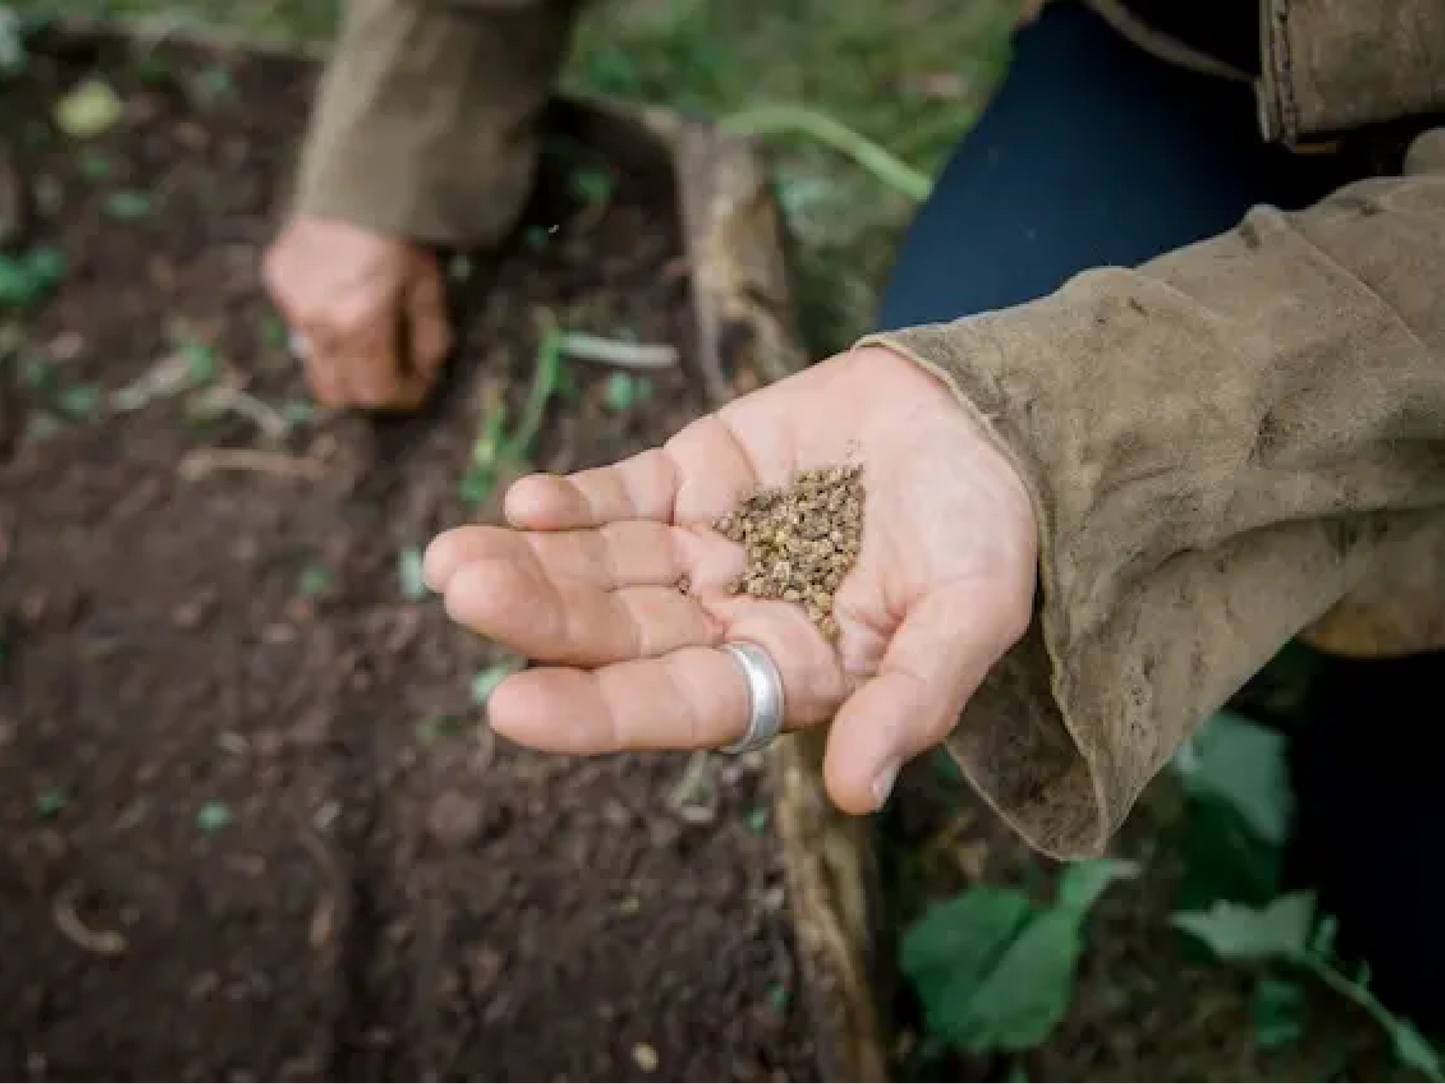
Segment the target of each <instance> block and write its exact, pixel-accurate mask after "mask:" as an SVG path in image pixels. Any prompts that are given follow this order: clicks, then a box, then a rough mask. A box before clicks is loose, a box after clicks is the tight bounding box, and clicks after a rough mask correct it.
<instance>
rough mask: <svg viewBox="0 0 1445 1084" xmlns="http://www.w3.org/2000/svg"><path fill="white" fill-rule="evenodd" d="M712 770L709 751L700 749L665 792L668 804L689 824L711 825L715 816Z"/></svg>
mask: <svg viewBox="0 0 1445 1084" xmlns="http://www.w3.org/2000/svg"><path fill="white" fill-rule="evenodd" d="M711 769H712V760H711V758H710V757H709V756H708V751H707V750H706V749H699V750H698V751H696V752H694V753H693V754H692V756H690V757H689V758H688V761H687V767H686V768H684V769H683V771H682V777H681V778H680V779H678V781H677V782H676V783H675V784H674V785H673V788H672V789H671V790H670V791H668V792H667V807H668V808H669V809H671V810H672V811H673V812H674V813H676V814H677V815H678V817H680V818H681V819H682V820H684V821H686V822H687V823H688V824H711V823H712V822H713V821H714V820H716V819H717V781H716V780H715V779H714V778H713V774H712V770H711Z"/></svg>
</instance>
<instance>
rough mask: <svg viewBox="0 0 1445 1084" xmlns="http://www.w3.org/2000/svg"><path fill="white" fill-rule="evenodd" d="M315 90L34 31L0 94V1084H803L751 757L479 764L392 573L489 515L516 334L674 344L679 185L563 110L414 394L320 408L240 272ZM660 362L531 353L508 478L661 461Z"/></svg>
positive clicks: (452, 667)
mask: <svg viewBox="0 0 1445 1084" xmlns="http://www.w3.org/2000/svg"><path fill="white" fill-rule="evenodd" d="M312 78H313V74H312V72H311V71H310V70H309V69H307V68H304V67H302V66H300V65H294V66H293V65H289V64H282V63H280V62H274V61H264V62H263V61H260V60H256V59H249V60H246V59H240V58H235V57H223V56H218V55H208V54H203V53H199V52H188V51H185V50H183V49H180V48H179V47H175V48H172V47H166V48H163V49H148V50H146V51H144V52H143V53H142V52H139V51H131V50H129V49H126V48H123V47H121V46H118V45H114V44H104V43H102V44H96V43H86V42H81V43H76V42H73V41H71V42H60V41H58V40H50V41H42V42H40V43H38V44H37V46H36V51H35V54H34V55H33V56H32V57H31V58H30V62H29V65H28V68H27V70H26V72H25V73H24V74H23V76H20V77H10V78H8V79H7V81H6V82H5V83H4V84H3V86H0V93H3V95H4V108H3V110H0V140H3V141H4V142H5V143H6V144H8V146H9V147H10V148H11V150H12V151H13V155H14V158H15V161H16V164H17V167H18V170H19V173H20V175H21V176H22V178H23V179H24V183H25V188H26V191H27V195H28V196H29V197H30V198H29V202H30V204H31V207H30V220H29V222H28V224H27V229H26V231H25V233H24V234H23V235H22V236H21V237H20V239H19V240H18V241H15V242H13V243H12V244H11V246H10V247H9V248H7V249H6V250H5V259H6V262H5V264H4V269H5V270H6V272H7V273H10V272H15V271H16V269H17V268H19V273H20V275H21V279H20V280H19V285H20V286H21V287H25V288H27V289H28V288H29V287H36V288H37V289H38V290H40V292H42V293H44V296H42V297H40V298H39V300H38V301H37V302H36V303H35V304H33V305H28V306H26V307H23V308H20V307H16V306H15V305H9V306H8V307H0V335H3V337H0V354H3V362H4V368H3V372H4V385H3V396H0V621H3V630H0V636H3V661H0V667H3V673H0V679H3V684H0V770H3V780H4V785H3V787H0V937H3V943H4V946H5V947H4V949H3V951H0V1071H3V1072H4V1073H5V1074H6V1075H7V1077H8V1078H9V1079H32V1080H47V1079H50V1080H61V1079H70V1080H79V1079H101V1078H104V1079H114V1080H141V1079H173V1080H216V1079H221V1080H263V1079H280V1080H357V1079H367V1080H375V1079H390V1080H401V1079H405V1080H415V1079H424V1080H425V1079H431V1080H438V1079H450V1080H462V1079H482V1080H569V1079H571V1080H579V1079H609V1080H624V1079H650V1078H655V1079H664V1078H667V1079H674V1080H718V1079H721V1080H802V1079H812V1078H814V1077H815V1076H816V1072H817V1070H816V1068H815V1064H814V1053H813V1050H812V1043H811V1039H810V1037H809V1029H808V1028H807V1026H806V1023H805V1022H804V1021H803V1020H802V1019H801V1013H800V1010H799V1004H800V999H798V998H797V997H795V996H794V995H795V994H796V992H797V991H796V985H797V981H798V976H797V972H796V961H795V956H794V948H793V944H792V940H791V934H790V929H789V923H788V921H787V916H786V914H785V909H784V899H783V894H782V887H781V871H780V869H779V865H778V861H777V857H776V849H775V845H774V842H773V840H772V838H771V836H770V833H769V830H768V824H767V818H766V796H765V795H764V794H763V793H762V789H761V788H762V777H761V773H760V765H759V764H757V763H756V762H754V761H749V760H738V761H732V760H728V761H717V760H714V759H712V758H702V759H697V760H694V761H688V760H686V759H685V758H679V757H669V756H657V757H646V756H644V757H636V756H634V757H627V758H617V759H597V760H588V761H582V762H577V761H571V760H562V759H553V758H547V757H542V756H538V755H533V754H529V753H526V752H523V751H519V750H517V749H514V748H511V747H508V746H506V745H504V744H503V743H502V742H500V741H498V740H495V739H493V738H491V737H490V736H489V733H488V732H487V731H486V730H485V728H484V727H481V726H479V721H480V719H481V715H482V711H481V708H480V707H479V703H480V702H482V701H483V700H484V697H485V692H486V687H487V686H488V684H489V683H492V682H494V680H495V679H496V676H497V675H498V674H499V673H500V672H502V668H505V667H506V666H508V665H510V662H509V660H506V659H502V658H499V657H498V656H497V655H496V654H495V652H494V651H493V649H492V648H491V647H490V646H489V645H488V644H486V643H482V642H478V641H477V640H476V639H475V638H473V637H471V636H469V635H467V634H466V633H465V632H463V631H461V630H459V629H457V628H455V627H454V626H452V625H451V624H450V623H449V622H448V621H447V620H446V619H445V616H444V615H443V613H442V612H441V609H440V606H439V605H437V603H436V602H435V600H433V599H430V598H428V597H426V596H425V595H424V593H423V592H422V591H421V590H419V587H418V583H417V576H416V570H417V566H416V560H417V556H418V553H419V548H420V547H422V546H424V545H425V543H426V541H427V540H428V539H429V538H430V537H431V536H432V535H433V534H434V533H435V532H436V531H437V530H438V529H440V528H443V527H446V526H450V525H453V524H456V523H459V522H463V521H465V520H468V519H488V518H495V516H496V502H497V495H498V491H499V489H500V487H501V486H502V485H503V484H504V483H505V480H506V478H507V477H508V473H509V471H510V470H512V469H515V468H514V467H512V466H509V465H508V464H507V463H505V462H503V463H500V464H498V463H497V462H495V456H493V455H492V452H494V451H495V448H496V446H497V442H496V440H495V439H494V438H495V437H496V436H497V435H498V434H499V433H500V434H502V435H503V437H505V436H507V435H508V434H513V433H515V432H516V427H517V423H518V419H519V418H521V417H522V416H524V415H525V413H526V410H525V403H526V401H527V399H528V397H529V394H531V393H532V392H533V390H534V376H535V372H536V370H537V355H538V345H539V342H540V339H541V336H542V334H543V329H544V327H545V326H546V320H547V319H550V320H551V321H553V322H554V323H555V324H556V325H558V326H563V327H567V328H573V329H579V330H585V331H590V332H592V333H594V334H598V335H605V336H608V337H610V338H614V339H621V340H636V341H638V342H639V343H643V344H672V345H674V346H676V347H677V348H678V349H679V350H681V351H682V352H683V353H684V355H686V352H687V351H688V350H689V348H690V344H689V342H688V334H689V333H688V328H689V326H690V323H689V317H688V315H687V313H688V304H687V294H686V290H687V281H686V275H685V266H684V264H683V262H682V260H681V259H680V257H679V253H680V251H681V242H680V238H679V235H678V229H677V226H676V225H675V221H674V216H673V213H672V209H673V205H674V193H673V192H672V191H671V189H670V187H669V186H668V185H665V184H661V183H659V182H657V181H656V180H655V179H652V178H649V177H647V176H644V175H642V174H640V173H638V174H635V175H634V173H631V172H628V170H627V169H625V168H623V167H620V166H618V165H616V164H615V163H614V162H613V161H612V160H611V158H609V155H608V154H607V153H606V152H605V149H599V148H595V147H590V146H587V145H584V144H582V143H579V142H578V141H576V140H569V139H568V138H567V133H566V132H565V131H559V132H558V133H557V135H556V136H555V138H554V139H553V140H552V141H551V143H550V144H549V154H548V156H547V161H546V164H545V170H544V176H543V179H542V184H541V186H540V192H541V195H540V196H539V198H538V199H537V201H536V202H535V206H534V207H533V208H532V210H531V212H530V214H529V216H528V223H527V224H526V225H525V226H523V227H522V228H520V229H519V231H518V232H517V234H516V236H515V237H513V238H512V239H511V241H510V243H509V245H508V247H507V249H506V250H505V251H504V253H503V254H502V255H500V256H499V257H496V258H492V259H485V258H477V259H469V258H466V257H464V256H458V257H454V258H451V259H450V260H449V266H450V267H451V270H452V275H453V279H454V282H455V286H456V293H457V298H458V300H457V311H458V316H459V320H460V321H461V327H462V329H463V342H462V345H461V347H460V349H459V350H458V352H457V359H456V364H455V366H454V368H453V371H452V372H451V373H450V374H449V377H448V381H447V384H446V386H445V388H444V389H443V392H442V393H441V394H440V395H439V396H438V398H437V401H436V404H435V406H434V407H433V408H431V409H429V410H428V411H427V412H426V413H425V414H424V415H422V416H419V417H413V418H409V419H405V420H396V419H392V420H382V419H367V418H361V417H356V416H347V417H335V418H331V417H324V416H322V415H319V414H317V413H315V412H314V411H313V410H311V409H310V407H309V405H308V399H307V397H306V394H305V389H304V387H303V386H302V384H301V381H300V378H299V374H298V373H297V371H296V366H295V364H294V362H293V361H292V360H291V359H290V358H289V357H288V356H287V354H286V351H285V348H284V334H283V333H282V330H281V328H280V326H279V324H278V323H277V321H276V320H275V318H274V316H273V315H272V313H271V312H270V310H269V308H268V306H267V304H266V302H265V301H264V299H263V297H262V295H261V293H260V290H259V286H258V276H257V264H258V257H259V252H260V249H261V247H262V246H263V245H264V243H265V242H266V240H267V239H268V238H269V237H270V236H271V235H272V233H273V231H274V229H275V226H276V223H277V210H278V208H279V207H280V206H282V204H283V201H284V198H285V187H286V183H287V177H288V176H289V170H290V167H291V162H292V159H293V157H294V153H295V145H296V139H297V137H298V134H299V127H300V123H301V121H302V119H303V118H304V115H305V108H306V105H307V104H308V102H309V98H310V91H311V84H312ZM87 79H99V80H101V81H102V82H103V83H104V84H106V85H108V86H109V87H110V88H111V89H113V91H114V92H115V94H116V95H117V96H118V98H119V102H120V104H121V106H122V109H121V111H120V115H119V117H118V119H116V120H114V122H113V123H110V124H108V125H104V126H103V127H104V130H103V131H100V132H98V133H96V134H93V135H88V136H85V137H83V138H81V137H77V136H75V135H73V134H67V133H66V132H65V131H62V130H61V125H59V124H58V122H57V119H56V117H57V109H56V107H57V101H58V100H59V99H61V98H62V97H64V96H66V95H69V94H72V93H73V92H75V91H76V89H77V88H78V87H80V86H82V84H83V83H84V82H85V81H86V80H87ZM85 93H88V94H90V95H91V100H90V103H89V104H90V107H91V111H90V114H89V119H90V120H92V121H94V120H95V119H96V117H97V115H101V114H103V110H102V111H101V114H97V111H96V108H97V103H99V104H100V105H102V106H103V105H104V104H105V103H104V102H103V101H102V100H101V99H102V98H103V97H104V95H103V94H101V95H100V96H99V97H97V94H96V92H95V91H94V90H93V89H92V90H90V91H85ZM73 101H74V100H73V99H72V105H73ZM71 120H72V122H73V121H74V115H73V114H72V116H71ZM71 127H73V124H72V125H71ZM27 276H28V277H27ZM12 279H13V276H12ZM15 285H16V284H15V282H14V281H12V282H11V287H12V288H14V287H15ZM41 288H43V289H41ZM47 291H48V292H47ZM22 292H23V291H22ZM12 300H13V299H12ZM544 316H545V318H544ZM683 371H684V368H683V367H679V368H674V369H669V370H665V371H661V372H654V373H652V374H650V375H649V376H648V377H646V378H641V377H638V376H636V374H629V373H626V372H623V371H620V370H611V369H607V368H605V367H602V366H599V365H596V364H590V363H572V362H564V363H563V364H562V365H561V367H560V368H556V369H553V370H549V372H550V374H551V377H555V380H554V381H553V383H554V384H555V386H554V387H552V388H551V389H547V388H545V387H541V390H551V391H552V392H554V394H552V395H551V396H550V398H549V401H548V405H547V408H546V410H545V411H544V413H543V414H542V415H541V425H540V427H539V432H538V436H537V438H536V440H535V441H533V442H530V444H529V446H528V447H526V448H525V449H522V450H523V451H524V452H525V458H526V460H527V462H528V463H529V464H530V465H532V466H537V467H541V468H545V469H552V470H568V469H575V468H578V467H582V466H587V465H590V464H594V463H600V462H606V461H610V460H612V459H615V458H617V457H619V456H622V455H625V454H628V453H630V452H633V451H636V450H639V449H640V448H642V447H645V446H647V445H649V444H652V443H655V442H658V441H660V440H661V439H663V438H665V437H666V436H668V435H669V434H670V433H671V432H672V431H674V430H675V429H676V428H677V427H678V426H679V425H681V424H682V423H683V422H685V421H686V420H687V418H688V417H690V416H691V415H692V414H693V413H695V412H696V411H697V410H698V409H699V407H700V397H699V395H698V394H697V393H696V392H695V390H694V389H693V387H692V385H691V383H690V381H689V380H688V379H686V378H685V377H684V376H683V375H682V374H683ZM539 387H540V386H539ZM503 443H504V444H505V443H506V442H505V440H504V441H503Z"/></svg>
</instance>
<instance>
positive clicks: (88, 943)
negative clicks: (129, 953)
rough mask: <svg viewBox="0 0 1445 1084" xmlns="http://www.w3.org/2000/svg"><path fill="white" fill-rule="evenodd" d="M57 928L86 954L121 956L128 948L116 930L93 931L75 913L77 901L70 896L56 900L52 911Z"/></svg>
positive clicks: (62, 896)
mask: <svg viewBox="0 0 1445 1084" xmlns="http://www.w3.org/2000/svg"><path fill="white" fill-rule="evenodd" d="M50 913H51V916H52V917H53V918H54V919H55V928H56V929H58V930H59V931H60V932H61V933H63V934H64V935H65V936H66V938H67V939H69V940H70V941H72V942H74V943H75V944H76V945H77V946H79V947H80V948H83V949H84V950H85V951H86V952H93V953H95V954H96V955H97V956H119V955H120V954H121V953H123V952H125V950H126V948H127V944H126V939H125V937H123V936H122V935H121V934H119V933H117V932H116V931H115V930H92V929H91V928H90V927H89V926H87V925H86V924H85V923H84V922H82V921H81V919H80V916H79V915H78V914H76V913H75V901H74V900H72V899H71V898H70V896H69V895H61V896H57V897H56V898H55V902H54V904H53V905H52V906H51V910H50Z"/></svg>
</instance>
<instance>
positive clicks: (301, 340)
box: [286, 331, 311, 361]
mask: <svg viewBox="0 0 1445 1084" xmlns="http://www.w3.org/2000/svg"><path fill="white" fill-rule="evenodd" d="M286 349H288V350H290V351H291V356H292V357H293V358H295V359H296V360H297V361H305V360H306V359H307V358H308V357H310V356H311V340H310V339H308V338H307V337H306V336H305V335H303V334H301V332H299V331H293V332H291V333H290V334H289V335H287V336H286Z"/></svg>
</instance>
